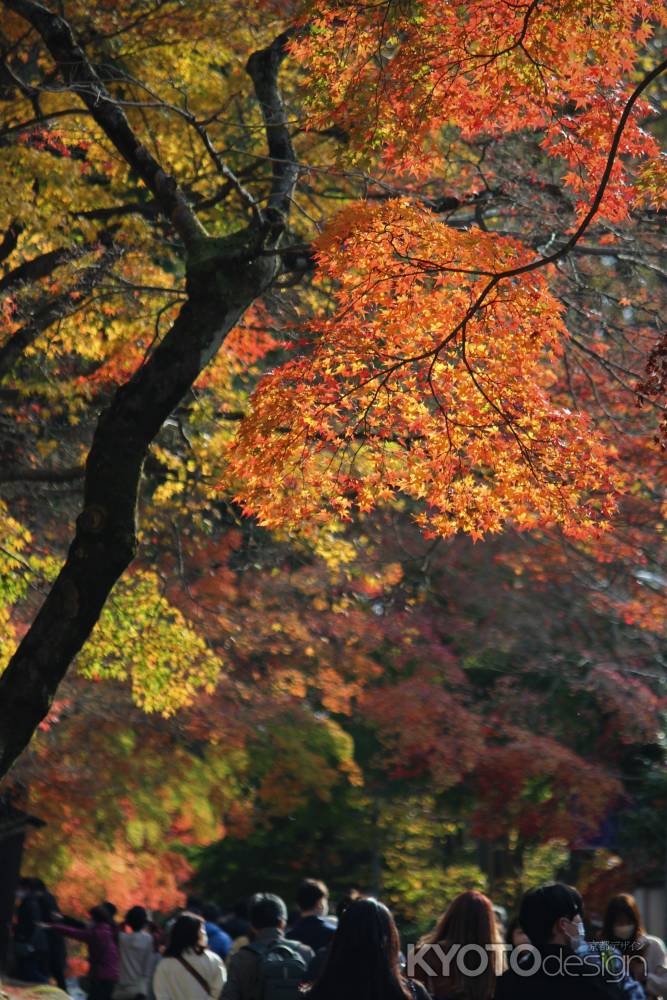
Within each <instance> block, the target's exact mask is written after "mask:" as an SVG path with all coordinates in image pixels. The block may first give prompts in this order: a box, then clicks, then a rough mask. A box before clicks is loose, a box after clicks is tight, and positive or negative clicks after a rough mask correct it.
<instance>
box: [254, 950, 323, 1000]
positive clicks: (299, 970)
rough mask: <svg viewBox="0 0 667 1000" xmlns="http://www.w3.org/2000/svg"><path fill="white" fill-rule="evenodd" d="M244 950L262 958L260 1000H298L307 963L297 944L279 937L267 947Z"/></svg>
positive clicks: (260, 960)
mask: <svg viewBox="0 0 667 1000" xmlns="http://www.w3.org/2000/svg"><path fill="white" fill-rule="evenodd" d="M245 948H246V949H247V950H248V951H252V952H254V953H255V955H258V956H259V996H258V1000H298V997H299V986H300V985H301V983H302V982H303V981H304V980H305V978H306V973H307V970H308V962H307V961H306V959H305V958H304V957H303V955H302V954H301V952H300V951H299V950H298V947H297V944H296V942H295V941H287V940H286V939H285V938H277V939H276V940H275V941H269V942H268V943H267V944H259V942H253V943H252V944H247V945H245Z"/></svg>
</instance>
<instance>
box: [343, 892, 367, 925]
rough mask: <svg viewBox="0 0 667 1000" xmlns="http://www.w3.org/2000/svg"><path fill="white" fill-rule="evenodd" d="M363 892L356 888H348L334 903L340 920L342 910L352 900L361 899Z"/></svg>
mask: <svg viewBox="0 0 667 1000" xmlns="http://www.w3.org/2000/svg"><path fill="white" fill-rule="evenodd" d="M363 898H364V894H363V893H362V892H359V890H358V889H348V890H347V892H346V893H345V895H344V896H342V897H341V898H340V899H339V900H338V902H337V903H336V916H337V917H338V919H339V920H340V918H341V916H342V914H343V911H344V910H346V909H347V908H348V906H349V905H350V903H351V902H352V900H354V899H363Z"/></svg>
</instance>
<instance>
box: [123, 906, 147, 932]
mask: <svg viewBox="0 0 667 1000" xmlns="http://www.w3.org/2000/svg"><path fill="white" fill-rule="evenodd" d="M147 922H148V914H147V913H146V911H145V909H144V908H143V906H133V907H132V908H131V909H129V910H128V911H127V913H126V914H125V923H126V924H127V925H128V927H131V928H132V930H133V931H140V930H142V929H143V928H144V927H145V926H146V924H147Z"/></svg>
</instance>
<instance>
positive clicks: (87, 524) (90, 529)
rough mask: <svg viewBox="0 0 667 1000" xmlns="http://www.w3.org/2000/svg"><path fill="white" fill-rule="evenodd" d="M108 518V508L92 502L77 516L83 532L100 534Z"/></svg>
mask: <svg viewBox="0 0 667 1000" xmlns="http://www.w3.org/2000/svg"><path fill="white" fill-rule="evenodd" d="M107 519H108V512H107V510H106V509H105V508H104V507H102V506H101V504H90V505H89V506H88V507H85V508H84V509H83V510H82V511H81V513H80V514H79V516H78V518H77V521H76V523H77V527H78V529H79V531H80V532H81V533H82V534H86V535H99V534H100V532H101V531H102V530H103V529H104V527H105V525H106V523H107Z"/></svg>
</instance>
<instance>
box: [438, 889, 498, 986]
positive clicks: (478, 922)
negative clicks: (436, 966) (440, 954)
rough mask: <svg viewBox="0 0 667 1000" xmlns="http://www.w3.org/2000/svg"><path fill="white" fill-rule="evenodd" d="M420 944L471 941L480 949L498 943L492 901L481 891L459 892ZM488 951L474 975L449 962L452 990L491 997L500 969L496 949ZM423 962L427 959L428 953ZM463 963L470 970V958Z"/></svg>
mask: <svg viewBox="0 0 667 1000" xmlns="http://www.w3.org/2000/svg"><path fill="white" fill-rule="evenodd" d="M420 943H421V944H445V943H446V944H447V945H453V944H457V945H459V946H463V945H467V944H475V945H479V946H480V947H481V948H484V949H486V946H487V945H495V944H500V933H499V931H498V925H497V922H496V915H495V913H494V911H493V903H492V902H491V900H490V899H489V898H488V896H485V895H484V893H482V892H476V891H474V890H472V889H471V890H468V891H467V892H462V893H461V894H460V895H458V896H457V897H456V898H455V899H453V900H452V902H451V903H450V904H449V906H448V907H447V909H446V910H445V912H444V913H443V914H442V916H441V917H440V919H439V920H438V921H437V923H436V925H435V927H434V928H433V930H432V931H431V932H430V933H429V934H427V935H426V936H425V937H424V938H423V939H422V941H421V942H420ZM488 954H489V958H490V960H489V962H488V963H487V965H486V968H485V969H484V970H482V971H481V972H480V973H479V974H477V975H466V974H465V972H463V971H462V970H460V969H459V968H457V967H456V963H452V965H451V966H450V977H451V979H452V980H453V982H452V986H453V988H454V991H455V992H456V990H458V991H459V992H461V993H462V994H463V995H465V996H466V997H468V996H469V997H473V998H475V1000H476V998H478V997H479V998H487V997H490V996H493V991H494V988H495V981H496V975H498V974H499V973H500V972H501V971H502V963H501V953H500V949H497V950H496V951H495V952H492V951H489V952H488ZM494 956H495V961H494ZM426 961H427V962H428V955H427V957H426ZM429 964H430V963H429ZM466 964H467V967H468V968H470V969H472V968H473V960H472V958H471V960H470V962H467V963H466Z"/></svg>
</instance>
